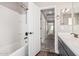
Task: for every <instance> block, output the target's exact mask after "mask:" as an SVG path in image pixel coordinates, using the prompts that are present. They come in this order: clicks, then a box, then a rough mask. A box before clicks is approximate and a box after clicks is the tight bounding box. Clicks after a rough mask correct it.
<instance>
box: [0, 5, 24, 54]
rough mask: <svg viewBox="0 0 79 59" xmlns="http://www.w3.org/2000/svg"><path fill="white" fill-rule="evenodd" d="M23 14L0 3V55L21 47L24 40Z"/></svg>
mask: <svg viewBox="0 0 79 59" xmlns="http://www.w3.org/2000/svg"><path fill="white" fill-rule="evenodd" d="M23 17H24V16H22V15H21V14H19V13H17V12H15V11H13V10H11V9H9V8H6V7H4V6H2V5H0V55H10V54H11V53H13V52H14V51H16V50H17V49H19V48H21V47H22V45H21V43H22V41H23V40H24V33H22V28H23V27H22V25H23V21H22V20H24V18H23Z"/></svg>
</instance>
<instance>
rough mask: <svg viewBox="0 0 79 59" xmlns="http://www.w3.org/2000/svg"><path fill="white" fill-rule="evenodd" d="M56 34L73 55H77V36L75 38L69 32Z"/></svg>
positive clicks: (78, 54)
mask: <svg viewBox="0 0 79 59" xmlns="http://www.w3.org/2000/svg"><path fill="white" fill-rule="evenodd" d="M58 36H59V37H60V38H61V39H62V41H63V42H64V43H65V44H66V45H67V46H68V47H69V48H70V49H71V51H72V52H73V53H74V54H75V55H77V56H79V38H75V37H74V36H73V35H71V34H70V33H58Z"/></svg>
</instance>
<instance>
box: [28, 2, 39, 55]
mask: <svg viewBox="0 0 79 59" xmlns="http://www.w3.org/2000/svg"><path fill="white" fill-rule="evenodd" d="M27 24H28V32H29V33H30V32H31V33H32V34H29V38H28V55H29V56H34V55H36V54H37V53H38V52H39V51H40V9H39V7H38V6H37V5H35V4H34V3H31V2H30V3H28V11H27Z"/></svg>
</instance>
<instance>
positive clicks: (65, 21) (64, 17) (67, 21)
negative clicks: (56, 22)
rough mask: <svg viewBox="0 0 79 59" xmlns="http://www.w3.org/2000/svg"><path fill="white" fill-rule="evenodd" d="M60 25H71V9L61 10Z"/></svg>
mask: <svg viewBox="0 0 79 59" xmlns="http://www.w3.org/2000/svg"><path fill="white" fill-rule="evenodd" d="M60 18H61V19H60V24H61V25H72V14H71V9H69V8H63V9H61V10H60Z"/></svg>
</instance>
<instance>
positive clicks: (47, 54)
mask: <svg viewBox="0 0 79 59" xmlns="http://www.w3.org/2000/svg"><path fill="white" fill-rule="evenodd" d="M36 56H61V55H60V54H56V53H53V52H48V51H40V52H39V53H38V54H37V55H36Z"/></svg>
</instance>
